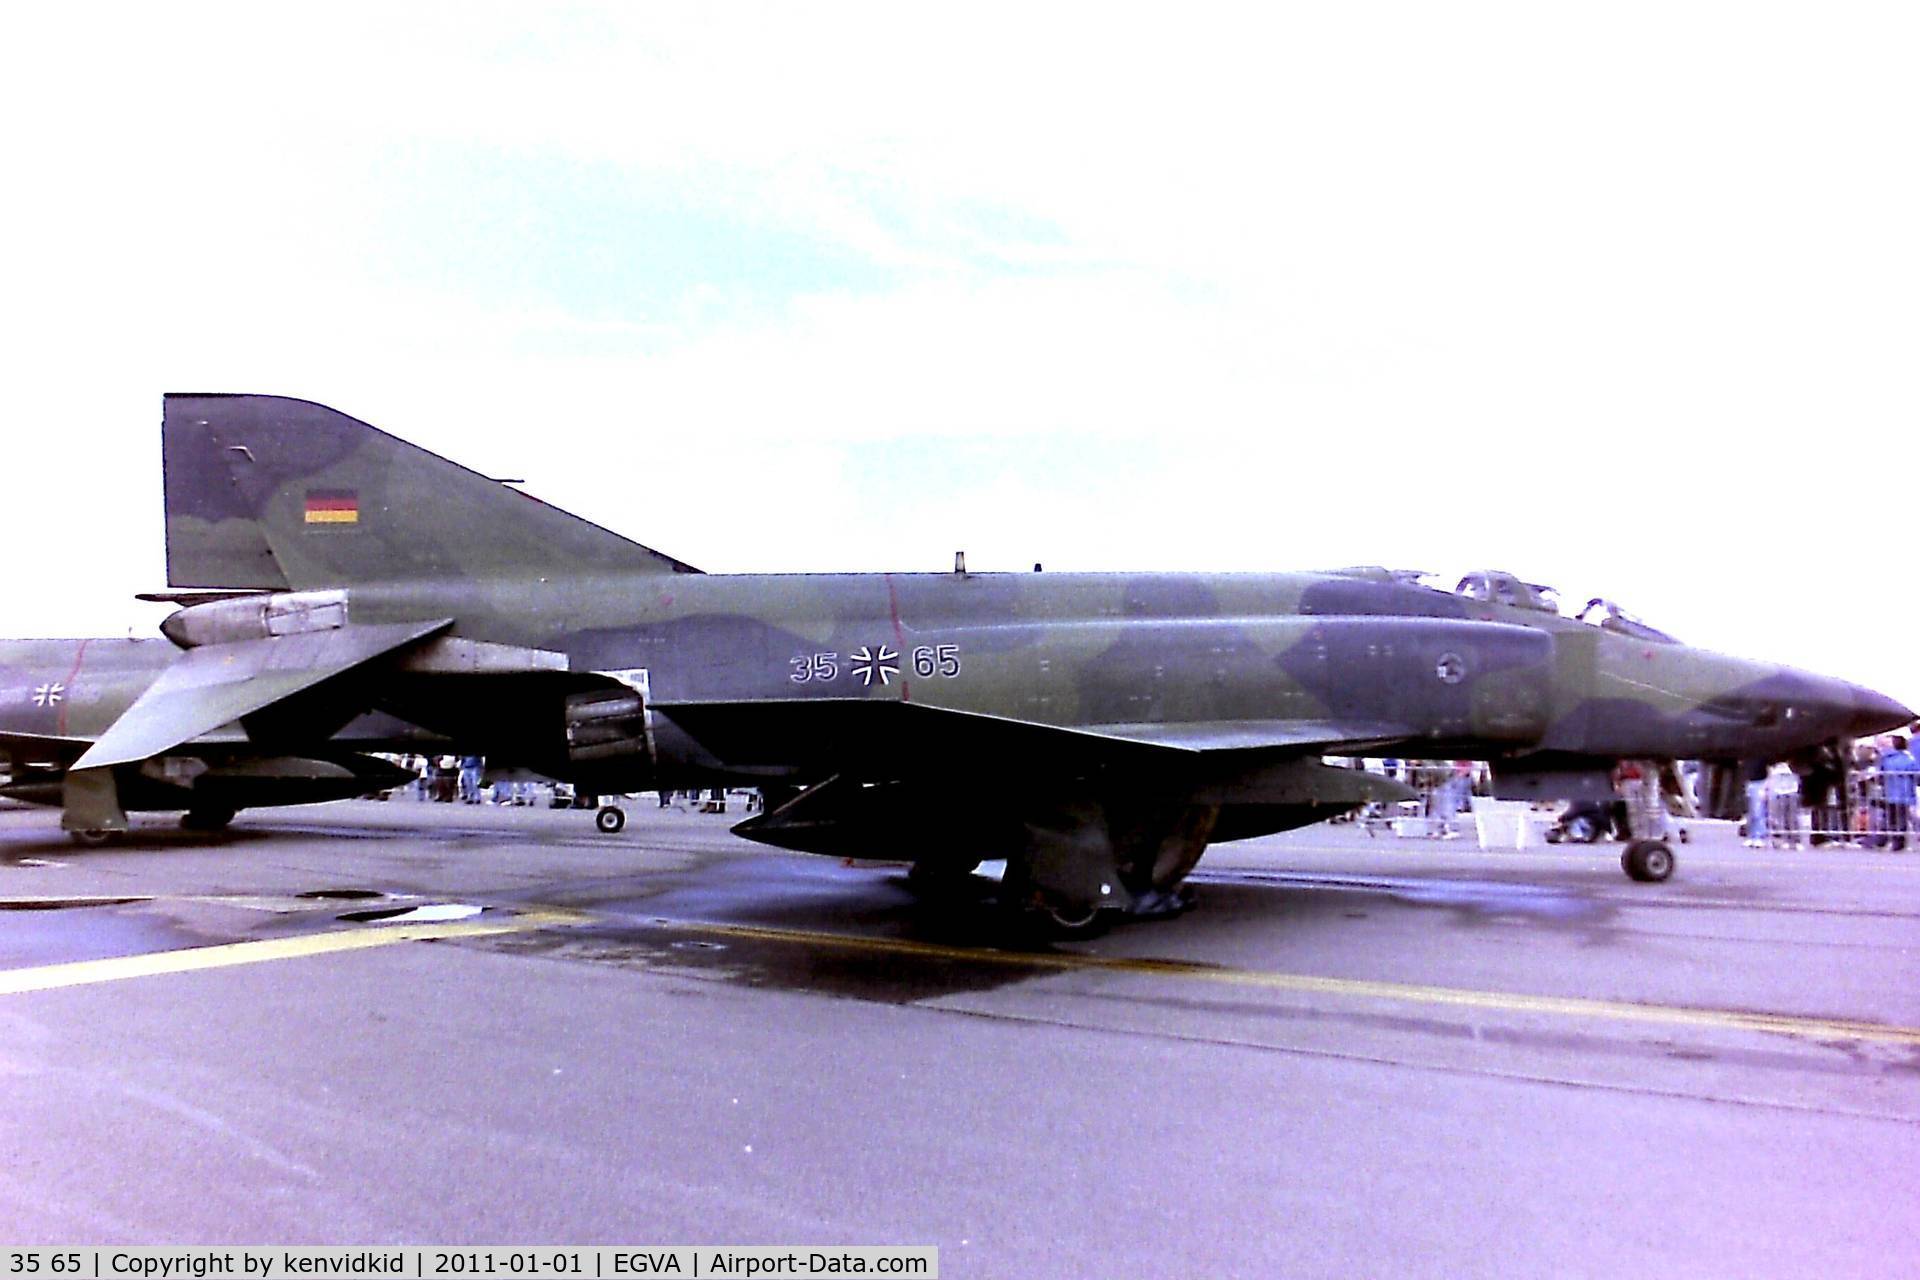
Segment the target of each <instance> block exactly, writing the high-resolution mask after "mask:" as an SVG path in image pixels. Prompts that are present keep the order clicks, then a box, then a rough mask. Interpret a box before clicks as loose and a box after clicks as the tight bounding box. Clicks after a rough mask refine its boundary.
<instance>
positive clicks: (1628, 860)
mask: <svg viewBox="0 0 1920 1280" xmlns="http://www.w3.org/2000/svg"><path fill="white" fill-rule="evenodd" d="M1673 867H1674V859H1673V850H1672V849H1671V848H1669V847H1668V845H1667V842H1666V841H1664V840H1635V841H1634V842H1633V843H1632V844H1630V845H1628V846H1627V851H1626V852H1625V853H1623V854H1621V855H1620V869H1621V870H1622V871H1625V872H1626V873H1627V875H1628V876H1629V877H1630V878H1632V879H1634V880H1639V881H1641V882H1643V883H1646V884H1658V883H1659V882H1660V881H1662V880H1665V879H1666V878H1667V877H1669V876H1671V875H1672V874H1673Z"/></svg>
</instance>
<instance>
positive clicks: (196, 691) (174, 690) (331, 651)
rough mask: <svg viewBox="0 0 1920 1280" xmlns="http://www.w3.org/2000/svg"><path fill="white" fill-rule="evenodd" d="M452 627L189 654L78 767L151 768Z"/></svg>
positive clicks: (391, 628) (357, 628)
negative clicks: (151, 761)
mask: <svg viewBox="0 0 1920 1280" xmlns="http://www.w3.org/2000/svg"><path fill="white" fill-rule="evenodd" d="M451 625H452V620H451V619H446V618H442V619H439V620H436V621H431V622H410V623H395V624H387V625H377V626H362V625H351V626H344V627H339V628H336V629H334V630H330V631H317V632H309V633H306V634H301V635H288V636H272V637H268V638H263V639H258V640H242V641H237V642H234V643H230V644H209V645H202V646H201V647H199V648H196V649H188V650H187V651H186V652H184V653H183V654H181V656H180V657H179V658H178V659H176V660H175V661H174V663H173V665H172V666H170V667H168V668H167V669H166V670H165V671H164V672H162V673H161V674H160V678H159V679H158V680H155V681H154V682H153V684H152V685H150V686H149V687H148V688H147V690H146V692H145V693H143V694H141V695H140V697H139V698H138V699H137V700H136V701H135V702H134V704H133V705H132V706H131V707H128V708H127V710H126V712H125V714H123V715H122V716H121V717H120V718H119V719H118V720H116V721H114V723H113V725H112V726H111V727H109V728H108V730H107V731H106V733H105V734H103V735H101V737H100V739H99V741H97V742H95V743H94V744H93V746H92V747H90V748H89V749H88V750H87V752H86V753H85V754H84V755H82V756H81V757H80V759H79V760H77V761H75V762H74V766H73V767H74V769H75V771H79V770H84V769H100V768H107V767H109V766H112V765H118V764H132V763H134V762H136V761H140V760H145V759H147V758H148V757H150V756H154V755H158V754H159V753H160V752H162V751H166V750H168V749H169V748H171V747H176V746H179V745H180V744H181V743H183V742H188V741H191V740H192V739H194V738H197V737H199V736H200V735H202V734H204V733H208V732H210V731H212V730H214V729H217V728H219V727H220V726H222V725H226V724H231V723H233V722H234V721H236V720H238V719H240V718H241V717H243V716H248V715H252V714H253V713H255V712H257V711H261V710H263V709H265V708H267V707H270V706H272V705H274V704H275V703H277V702H280V701H281V700H283V699H285V698H288V697H291V696H292V695H294V694H296V693H299V692H301V691H303V690H306V689H310V688H312V687H313V686H315V685H317V684H320V683H322V682H323V681H326V680H330V679H332V678H333V677H335V676H338V675H341V674H344V673H345V672H347V671H351V670H352V669H353V668H355V667H358V666H360V665H362V664H363V663H366V662H370V661H372V660H373V659H375V658H378V657H380V656H381V655H382V654H386V653H391V652H393V651H394V650H395V649H399V648H401V647H403V646H405V645H408V644H412V643H413V642H415V641H417V640H421V639H424V638H426V637H427V636H430V635H432V634H434V633H435V632H437V631H441V630H444V629H445V628H447V627H448V626H451Z"/></svg>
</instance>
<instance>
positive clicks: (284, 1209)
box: [0, 797, 1920, 1277]
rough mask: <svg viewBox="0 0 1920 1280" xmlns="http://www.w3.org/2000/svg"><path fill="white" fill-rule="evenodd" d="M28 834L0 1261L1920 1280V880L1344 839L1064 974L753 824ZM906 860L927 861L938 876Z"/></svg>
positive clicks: (392, 808) (682, 819)
mask: <svg viewBox="0 0 1920 1280" xmlns="http://www.w3.org/2000/svg"><path fill="white" fill-rule="evenodd" d="M628 813H629V815H630V818H631V821H630V822H629V824H628V826H627V828H626V830H625V831H624V832H622V833H620V834H618V835H612V836H607V835H601V834H598V833H597V832H595V831H594V829H593V824H592V816H593V815H592V814H591V813H586V812H573V811H546V810H532V809H504V808H491V807H477V808H476V807H466V806H459V805H453V806H448V805H428V804H419V803H408V802H401V801H394V802H390V803H378V802H373V801H359V802H348V803H343V804H336V805H328V806H319V807H314V808H307V809H283V810H269V811H258V812H251V813H247V814H243V815H241V818H240V819H239V821H238V822H237V823H236V824H235V826H234V828H233V829H232V830H231V831H230V832H228V833H226V834H224V835H221V836H216V837H212V838H209V837H205V836H198V837H194V836H188V835H186V834H185V833H182V832H180V831H179V830H178V829H177V828H176V827H174V826H173V825H172V824H171V822H170V821H169V820H167V819H164V818H158V817H156V818H149V819H145V820H143V821H142V822H141V823H140V826H139V829H138V830H137V831H136V833H135V834H134V837H133V838H132V839H131V840H129V841H127V842H125V843H123V844H120V845H115V846H108V847H102V848H82V847H79V846H76V845H73V844H70V843H68V842H67V841H66V840H64V839H63V838H61V837H60V834H59V831H58V819H57V815H55V814H53V813H52V812H49V811H34V810H20V809H8V810H4V811H0V1243H8V1244H116V1243H137V1244H162V1243H196V1244H271V1243H286V1244H295V1243H297V1244H328V1243H339V1244H373V1243H412V1244H455V1243H490V1244H554V1243H572V1244H606V1245H627V1244H706V1243H725V1244H788V1243H795V1244H883V1243H884V1244H933V1245H937V1246H938V1247H939V1249H940V1274H941V1275H943V1276H947V1277H970V1276H991V1277H1001V1276H1053V1275H1059V1276H1115V1275H1127V1276H1182V1277H1196V1276H1281V1275H1286V1276H1294V1275H1335V1274H1338V1275H1343V1276H1344V1275H1354V1274H1359V1275H1395V1276H1426V1275H1448V1276H1458V1275H1496V1274H1497V1275H1502V1276H1508V1275H1538V1274H1554V1275H1595V1276H1611V1275H1626V1274H1666V1275H1686V1276H1691V1275H1715V1276H1723V1275H1724V1276H1730V1275H1767V1276H1780V1275H1821V1276H1831V1275H1846V1276H1874V1275H1889V1276H1891V1275H1908V1276H1910V1275H1913V1274H1915V1272H1916V1270H1920V981H1917V980H1920V852H1908V853H1904V854H1896V853H1888V852H1870V851H1863V850H1826V849H1818V850H1789V849H1768V850H1753V849H1746V848H1743V847H1741V845H1740V842H1739V841H1738V839H1737V838H1736V837H1735V836H1734V835H1733V833H1732V832H1731V830H1730V829H1729V828H1728V827H1726V826H1725V825H1723V824H1712V823H1705V824H1699V825H1697V826H1695V827H1694V828H1693V832H1694V840H1693V842H1692V843H1691V844H1688V845H1685V846H1680V847H1679V848H1678V853H1679V859H1680V866H1679V871H1678V872H1677V873H1676V875H1675V877H1674V879H1672V880H1671V881H1669V882H1667V883H1665V884H1661V885H1644V884H1636V883H1634V882H1632V881H1630V880H1628V879H1627V878H1626V877H1625V876H1624V875H1623V874H1622V873H1621V870H1620V868H1619V864H1618V859H1619V846H1617V845H1612V846H1609V845H1598V846H1592V847H1574V848H1568V847H1555V848H1546V849H1533V850H1526V851H1511V850H1509V851H1485V852H1483V851H1481V850H1479V849H1477V848H1474V847H1473V846H1472V842H1471V841H1470V840H1459V841H1450V842H1440V841H1431V840H1418V839H1395V838H1393V837H1391V836H1384V835H1383V836H1379V837H1370V836H1368V835H1367V834H1365V833H1364V832H1363V831H1361V830H1360V829H1358V828H1357V827H1354V826H1332V827H1327V826H1323V827H1317V828H1311V829H1308V830H1306V831H1301V832H1294V833H1289V834H1287V835H1284V836H1276V837H1270V838H1266V839H1261V840H1253V841H1246V842H1242V843H1238V844H1234V845H1227V846H1221V847H1218V848H1216V849H1214V850H1212V851H1210V852H1209V853H1208V855H1207V858H1206V860H1205V861H1204V862H1203V863H1202V864H1201V869H1200V872H1199V873H1198V874H1197V875H1196V877H1195V884H1196V886H1197V888H1198V898H1199V903H1198V906H1197V908H1196V909H1195V910H1194V911H1192V912H1191V913H1189V914H1187V915H1185V916H1182V917H1180V918H1177V919H1173V920H1166V921H1155V922H1147V923H1140V924H1133V925H1127V926H1124V927H1121V928H1119V929H1116V930H1114V931H1113V932H1112V933H1110V934H1108V935H1107V936H1105V937H1103V938H1100V939H1096V940H1093V941H1089V942H1074V943H1058V944H1052V945H1044V944H1036V943H1034V942H1032V941H1031V940H1028V939H1024V938H1022V937H1021V936H1020V935H1019V934H1018V933H1017V932H1014V931H1011V930H1009V929H1008V928H1007V927H1006V925H1005V923H1004V920H1003V918H1002V916H1001V915H1000V913H998V912H997V911H995V910H994V909H993V908H992V906H991V905H990V903H988V902H987V901H985V895H986V894H987V893H989V892H990V889H991V886H990V885H986V884H984V883H982V884H981V885H980V886H979V888H980V894H979V895H978V896H975V895H969V894H963V895H961V896H960V897H959V898H956V899H952V900H948V901H946V902H943V903H938V904H933V903H926V902H922V901H920V900H918V899H916V897H915V896H914V895H913V894H912V893H910V892H909V890H908V888H907V885H906V882H905V876H904V873H903V870H902V869H901V868H899V867H890V866H876V865H858V866H849V865H846V864H843V863H840V862H837V861H834V860H830V859H822V858H812V857H808V856H805V855H800V854H783V853H779V852H774V851H770V850H766V849H764V848H760V847H758V846H754V845H750V844H748V843H746V842H744V841H741V840H738V839H737V838H735V837H732V836H730V835H729V834H728V833H727V830H726V828H727V826H728V824H729V823H730V822H733V821H737V820H738V819H739V818H740V816H741V814H740V813H739V812H738V808H737V804H736V808H735V812H733V813H731V814H729V815H727V816H726V817H718V816H712V815H702V814H697V813H694V812H691V811H687V810H682V809H671V810H661V809H659V808H657V807H656V806H655V805H654V802H653V800H652V799H651V798H650V797H649V798H646V799H644V800H642V801H638V802H633V803H631V804H630V805H629V807H628ZM911 838H912V836H911V833H910V832H908V833H903V843H910V842H911Z"/></svg>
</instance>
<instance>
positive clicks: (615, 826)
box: [593, 804, 627, 836]
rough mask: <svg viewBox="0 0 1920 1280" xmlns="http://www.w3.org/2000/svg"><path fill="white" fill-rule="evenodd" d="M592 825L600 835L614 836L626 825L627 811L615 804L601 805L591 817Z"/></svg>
mask: <svg viewBox="0 0 1920 1280" xmlns="http://www.w3.org/2000/svg"><path fill="white" fill-rule="evenodd" d="M593 825H594V827H595V828H597V829H598V830H599V832H600V834H602V835H608V836H610V835H614V834H615V833H617V832H618V831H619V830H620V829H621V828H622V827H624V826H626V825H627V811H626V810H625V809H622V808H621V807H620V806H619V805H617V804H603V805H601V806H600V812H598V813H596V814H594V815H593Z"/></svg>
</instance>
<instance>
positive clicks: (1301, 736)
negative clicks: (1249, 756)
mask: <svg viewBox="0 0 1920 1280" xmlns="http://www.w3.org/2000/svg"><path fill="white" fill-rule="evenodd" d="M1090 732H1092V733H1095V734H1097V735H1099V736H1100V737H1104V738H1119V739H1124V740H1125V741H1128V742H1139V743H1146V744H1149V745H1152V746H1160V747H1170V748H1173V749H1175V750H1178V751H1190V752H1210V751H1298V752H1300V753H1302V754H1312V755H1318V756H1355V755H1368V754H1371V752H1372V750H1373V749H1374V748H1375V747H1381V746H1386V745H1387V744H1389V743H1395V742H1404V741H1405V740H1406V739H1407V737H1408V736H1409V735H1410V733H1411V731H1410V730H1409V729H1407V728H1406V726H1404V725H1396V724H1389V723H1387V722H1385V721H1376V720H1196V721H1188V722H1184V723H1175V724H1106V725H1100V726H1098V727H1097V728H1095V729H1093V730H1091V731H1090Z"/></svg>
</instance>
